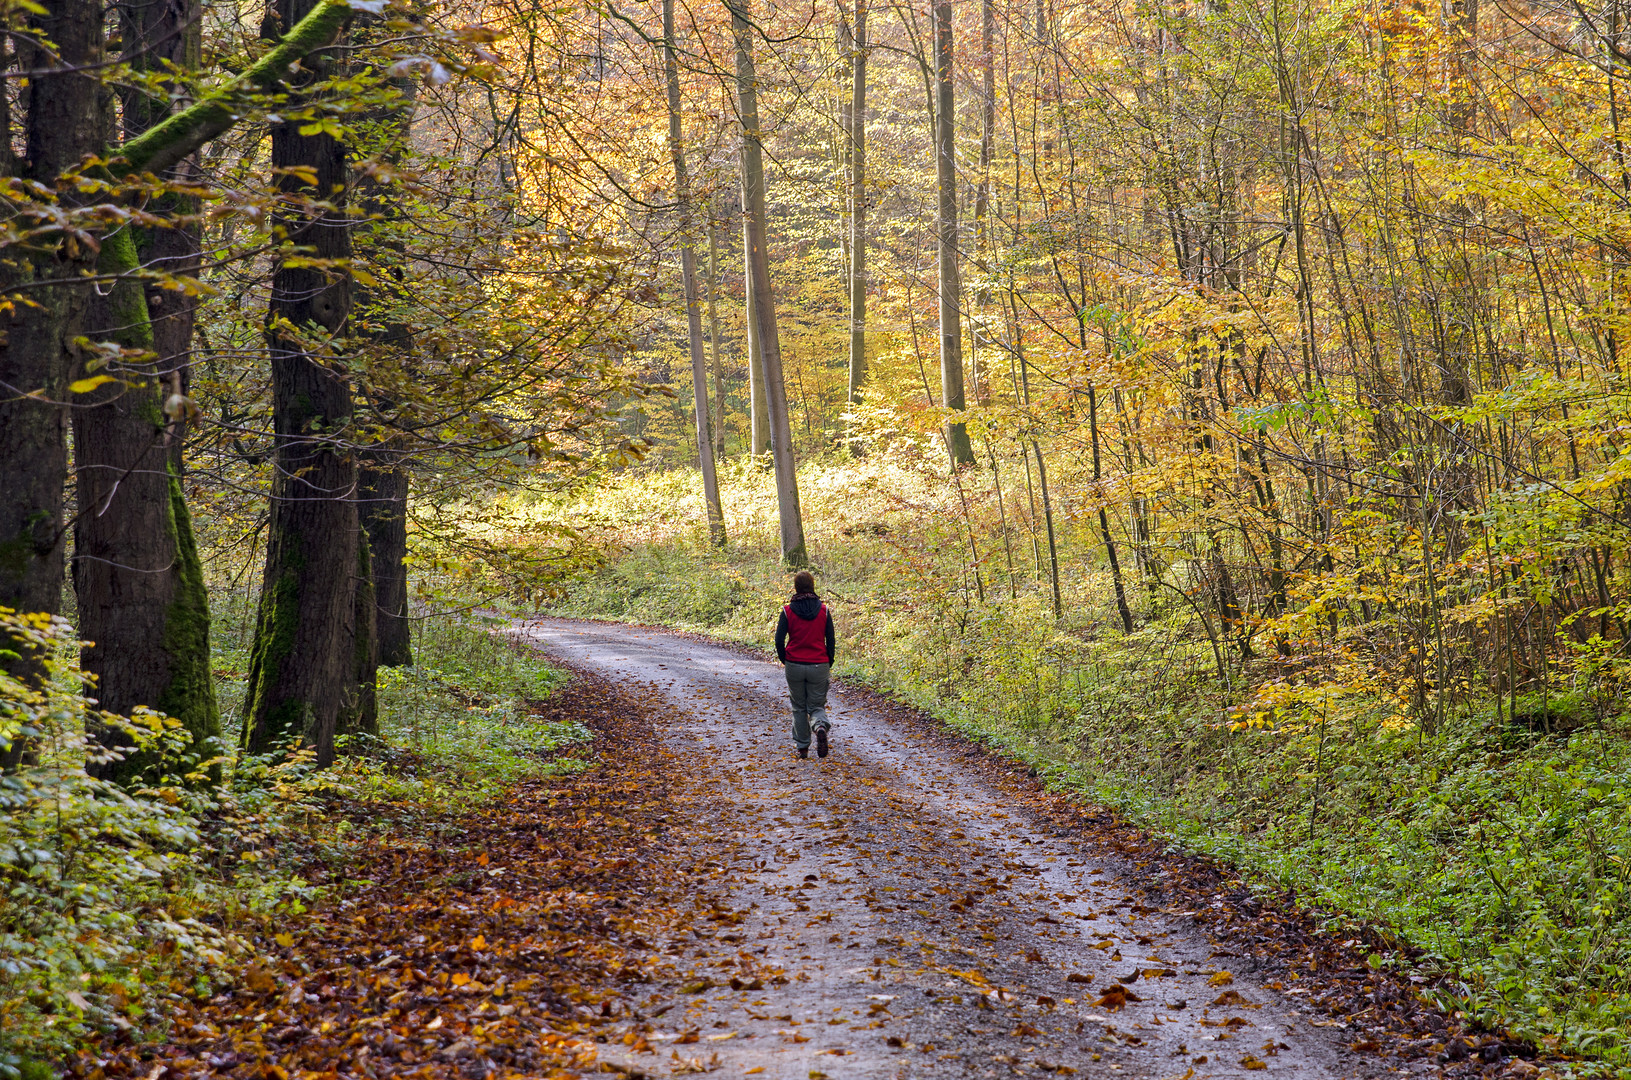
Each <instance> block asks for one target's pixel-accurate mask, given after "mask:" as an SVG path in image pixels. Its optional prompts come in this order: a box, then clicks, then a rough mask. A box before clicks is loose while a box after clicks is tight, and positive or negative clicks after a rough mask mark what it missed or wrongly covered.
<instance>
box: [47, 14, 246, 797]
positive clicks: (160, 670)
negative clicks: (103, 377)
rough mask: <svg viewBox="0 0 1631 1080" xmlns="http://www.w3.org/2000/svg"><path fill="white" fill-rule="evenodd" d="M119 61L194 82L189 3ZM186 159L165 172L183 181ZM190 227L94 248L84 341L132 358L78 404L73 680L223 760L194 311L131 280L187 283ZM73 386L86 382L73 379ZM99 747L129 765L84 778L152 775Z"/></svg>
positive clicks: (130, 26)
mask: <svg viewBox="0 0 1631 1080" xmlns="http://www.w3.org/2000/svg"><path fill="white" fill-rule="evenodd" d="M121 15H122V19H121V37H122V41H123V43H124V47H125V51H126V52H127V53H128V54H130V55H132V56H133V57H134V58H135V59H134V60H133V61H132V63H133V65H134V66H136V67H138V68H139V69H142V70H156V71H162V70H164V69H165V68H166V67H167V66H173V67H174V68H176V69H179V70H183V71H191V70H196V69H197V67H198V63H199V54H200V47H201V45H200V42H201V36H200V33H199V23H198V20H199V18H200V15H201V8H200V7H199V5H198V4H197V3H181V4H174V5H157V4H148V5H139V6H136V7H129V8H124V9H122V10H121ZM123 105H124V109H123V116H124V128H125V136H126V139H127V140H128V139H131V138H135V137H136V136H139V135H140V134H142V133H143V132H144V131H146V130H148V129H149V128H151V127H153V125H155V124H157V123H159V122H160V121H162V120H163V119H164V117H165V115H166V114H167V113H168V111H169V103H168V102H167V101H164V100H161V99H159V98H157V97H154V96H150V95H148V94H146V93H143V92H141V91H140V90H130V91H127V92H126V93H125V95H124V102H123ZM195 172H196V170H195V169H194V168H193V166H192V165H191V162H190V159H189V160H188V161H184V162H181V163H179V164H178V165H177V166H176V167H174V168H172V169H170V170H169V171H168V177H169V178H170V179H174V180H179V181H186V180H189V179H191V178H192V176H193V174H194V173H195ZM150 209H152V210H154V211H157V212H160V213H165V212H168V213H172V214H177V215H185V214H192V213H196V211H197V200H196V199H193V198H191V197H189V196H184V195H179V194H171V195H168V196H165V197H164V198H163V199H162V200H161V201H160V202H159V204H158V205H155V206H153V207H151V208H150ZM198 263H199V234H198V229H197V227H196V226H193V225H187V226H179V227H174V228H163V229H150V230H142V231H140V232H135V233H132V232H130V231H129V230H125V231H121V232H120V233H119V234H116V235H112V236H109V237H106V238H105V239H104V240H103V251H102V257H101V259H100V261H99V266H98V269H99V270H100V271H101V272H102V273H104V274H109V275H117V276H118V277H119V280H117V281H116V282H115V284H114V285H113V286H112V287H111V289H110V290H109V291H108V294H107V295H106V296H98V297H96V298H95V299H94V300H93V302H92V305H91V309H90V318H89V321H88V328H89V331H90V336H91V337H92V338H93V339H95V340H109V341H114V342H117V343H118V344H119V345H121V346H122V347H124V348H126V349H129V350H139V351H140V354H141V355H140V356H139V357H138V358H135V359H133V360H131V361H128V362H126V363H125V365H124V366H123V368H122V370H119V371H114V370H112V369H110V368H102V369H99V371H101V372H102V373H105V374H110V375H112V374H116V375H117V376H118V377H119V378H120V380H121V381H120V382H118V383H111V384H106V385H104V386H102V387H100V388H98V389H97V390H94V391H92V392H91V393H90V394H89V395H86V397H87V398H88V399H89V400H84V399H82V400H81V401H78V402H76V403H75V404H76V405H77V406H80V407H78V408H76V409H75V410H74V419H73V428H74V464H75V478H76V487H77V490H78V493H79V501H80V510H81V512H80V513H79V515H78V517H77V518H76V519H75V522H74V575H73V578H74V587H75V593H76V601H77V606H78V610H79V633H80V637H81V638H83V639H84V640H85V641H86V642H87V643H89V644H88V645H87V646H86V648H85V649H84V655H83V659H82V663H83V666H84V669H85V671H86V672H88V673H89V674H91V675H93V676H95V678H96V696H97V698H98V699H99V701H100V703H101V706H102V708H104V709H107V710H108V711H110V712H114V713H119V714H121V715H125V714H128V713H130V712H131V711H132V710H133V709H134V708H135V707H136V706H138V705H145V706H148V707H150V708H154V709H158V710H159V711H161V712H164V713H167V714H168V715H170V716H173V717H175V718H176V719H177V720H180V721H181V722H182V724H183V725H184V726H185V727H186V729H187V731H188V732H189V733H190V734H191V735H192V739H193V746H194V748H195V751H196V752H197V753H199V755H200V756H202V757H214V756H216V755H217V754H218V753H220V751H221V749H222V748H221V747H220V746H219V739H220V735H221V721H220V713H219V710H218V708H217V706H216V701H215V680H214V677H213V674H212V672H211V668H210V618H209V597H208V594H207V591H206V589H205V586H204V572H203V566H202V564H201V563H200V562H199V558H198V549H197V545H196V543H195V542H194V539H193V535H192V526H191V519H190V517H189V515H188V513H187V504H186V501H185V499H184V498H183V495H182V484H181V469H182V459H181V448H182V444H183V441H184V431H185V427H186V403H185V394H186V391H187V389H188V383H189V382H190V379H189V377H188V369H189V367H190V364H191V346H192V336H193V324H194V322H195V320H196V317H197V311H198V305H197V301H196V300H195V299H193V298H192V297H190V296H188V295H186V294H185V293H182V292H180V291H177V290H173V289H164V288H162V287H161V286H160V284H159V283H157V282H150V283H147V284H145V285H144V284H142V283H140V282H138V281H137V280H135V279H134V278H133V277H132V276H131V275H132V274H133V273H134V272H135V271H136V269H137V268H138V267H139V266H142V267H151V268H153V269H155V270H157V271H159V272H162V273H167V274H195V273H197V271H198ZM78 374H89V373H88V372H82V373H78ZM98 738H99V740H100V741H101V742H102V744H103V745H104V746H106V747H108V748H110V749H120V750H122V751H124V752H126V755H127V756H126V757H125V758H124V760H122V761H112V762H108V763H106V764H105V765H103V766H102V767H100V768H96V767H93V771H95V772H97V773H98V774H99V775H101V776H104V777H107V778H109V779H116V780H120V781H127V780H132V779H135V778H136V777H138V776H140V775H141V774H142V773H143V772H144V771H146V770H147V768H148V767H150V765H151V764H152V763H151V762H147V761H142V760H137V759H135V758H132V757H130V756H128V739H127V738H126V737H125V735H124V733H123V732H122V731H120V730H119V729H116V728H115V729H106V730H104V731H101V732H99V733H98Z"/></svg>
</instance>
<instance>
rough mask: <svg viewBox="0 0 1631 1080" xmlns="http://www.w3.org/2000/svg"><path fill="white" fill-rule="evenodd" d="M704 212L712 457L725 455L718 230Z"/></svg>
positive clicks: (717, 457) (713, 221) (712, 217)
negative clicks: (706, 225)
mask: <svg viewBox="0 0 1631 1080" xmlns="http://www.w3.org/2000/svg"><path fill="white" fill-rule="evenodd" d="M716 225H717V222H716V220H715V219H714V216H713V214H711V213H710V214H709V215H708V362H709V363H710V364H711V365H712V367H713V374H714V460H715V461H716V462H717V461H719V460H721V459H722V458H724V456H725V376H724V373H723V371H722V370H721V369H720V364H719V230H718V229H717V228H716Z"/></svg>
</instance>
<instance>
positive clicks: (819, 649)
mask: <svg viewBox="0 0 1631 1080" xmlns="http://www.w3.org/2000/svg"><path fill="white" fill-rule="evenodd" d="M782 611H784V612H786V614H787V659H788V660H790V661H792V662H793V663H795V664H826V663H830V662H831V661H829V660H828V659H827V605H826V604H822V605H821V610H820V611H818V612H816V617H815V618H813V619H810V620H808V621H806V620H804V619H801V618H799V617H798V616H797V615H794V614H793V606H792V605H791V604H789V605H787V606H786V607H784V608H782Z"/></svg>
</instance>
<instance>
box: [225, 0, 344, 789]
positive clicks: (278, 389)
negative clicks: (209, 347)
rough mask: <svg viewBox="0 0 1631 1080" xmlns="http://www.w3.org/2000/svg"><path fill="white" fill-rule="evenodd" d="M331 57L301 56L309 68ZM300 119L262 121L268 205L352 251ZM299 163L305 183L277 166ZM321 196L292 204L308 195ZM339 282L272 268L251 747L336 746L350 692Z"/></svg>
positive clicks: (334, 180) (283, 6)
mask: <svg viewBox="0 0 1631 1080" xmlns="http://www.w3.org/2000/svg"><path fill="white" fill-rule="evenodd" d="M310 7H311V0H277V7H276V11H275V14H274V15H273V18H274V19H275V21H276V22H277V23H278V24H280V25H282V26H289V25H292V24H293V23H294V22H295V21H296V20H297V19H299V18H300V17H301V16H302V15H304V14H305V13H306V12H307V11H308V10H310ZM332 64H333V61H332V60H331V59H330V58H328V57H323V58H320V59H318V60H316V61H315V62H313V61H308V63H307V65H306V66H307V68H308V69H309V70H312V71H313V72H314V76H315V77H321V76H322V75H323V74H325V73H326V72H327V71H328V70H329V69H330V68H331V67H332ZM299 126H300V122H299V121H294V122H289V123H282V124H278V125H276V126H274V127H273V129H272V164H273V166H274V167H275V168H278V169H281V170H285V172H284V173H283V174H282V178H281V180H280V185H281V188H282V190H283V191H284V193H285V194H286V196H287V198H288V199H289V201H290V204H292V206H294V207H295V208H294V209H290V210H287V211H285V212H284V213H283V214H282V215H280V218H281V220H280V222H279V224H280V225H281V226H282V227H283V228H285V229H287V230H288V235H289V238H290V240H291V242H293V243H295V244H297V245H300V246H301V247H303V248H305V249H307V250H308V251H310V252H311V254H312V255H314V256H315V257H316V258H319V259H346V258H349V256H350V254H351V233H350V227H349V224H348V223H347V222H346V221H345V219H344V217H343V215H342V214H341V213H337V212H336V210H338V209H339V208H338V207H336V206H334V205H332V204H333V202H335V201H337V200H338V198H339V195H338V193H339V192H342V191H343V190H344V185H345V183H346V182H347V180H348V179H349V175H348V174H349V168H348V162H347V160H346V151H345V147H344V145H343V144H342V143H340V142H339V141H337V140H336V139H334V138H332V137H330V136H329V135H327V134H323V133H319V134H315V135H302V134H300V133H299V130H298V128H299ZM293 169H302V170H311V172H312V173H313V174H314V175H315V178H316V183H315V184H312V185H307V184H305V183H304V182H303V181H302V180H301V179H300V177H299V176H298V174H291V173H290V172H288V171H287V170H293ZM325 197H326V198H327V199H329V200H330V205H328V206H327V207H325V206H323V205H320V204H313V205H309V206H305V207H301V205H300V204H302V203H305V202H308V201H310V200H316V199H320V198H325ZM350 310H351V282H350V280H349V278H348V277H347V276H346V275H344V274H339V273H334V272H332V271H328V270H325V269H321V268H317V267H312V266H307V265H291V264H290V262H288V261H285V262H283V263H280V264H279V265H278V267H277V270H276V272H275V273H274V275H273V278H272V299H271V304H270V309H269V312H268V315H269V318H268V326H267V344H268V347H269V350H270V354H271V367H272V419H273V431H274V438H275V440H276V442H275V450H274V461H275V471H274V475H273V480H272V502H271V520H270V523H269V529H268V536H267V551H266V574H265V578H264V580H263V582H262V585H261V599H260V611H259V614H258V615H257V618H256V625H255V641H254V646H253V649H252V651H251V655H250V669H249V690H248V696H247V697H246V698H245V701H244V739H245V744H246V746H247V747H248V748H249V750H251V751H252V752H256V753H263V752H266V751H269V750H272V749H275V748H277V747H280V746H282V745H285V744H287V743H288V742H290V741H292V740H294V739H300V740H302V741H303V742H304V743H305V745H306V746H308V747H310V748H312V749H313V750H315V751H316V754H317V760H318V762H319V763H320V764H327V763H329V762H330V761H332V760H333V758H334V735H335V731H336V726H337V725H338V724H339V723H340V721H341V719H342V717H344V716H348V715H351V713H352V710H353V709H354V708H355V699H356V666H357V665H356V643H357V642H356V639H357V636H358V631H359V629H361V628H359V627H358V625H357V618H356V602H357V588H358V583H359V577H360V576H361V575H360V571H359V568H360V566H361V562H360V559H361V556H360V554H359V542H360V539H361V532H362V530H361V527H360V523H359V521H358V517H357V503H356V488H357V466H356V459H355V456H354V453H353V449H352V446H351V445H350V443H349V442H347V441H346V435H347V433H348V429H349V428H350V425H351V419H352V416H351V411H352V410H351V388H350V385H349V382H348V380H347V378H346V376H345V374H344V371H343V370H342V369H341V367H340V366H339V364H338V363H337V362H336V360H335V358H334V357H333V355H332V349H333V346H332V341H333V340H334V339H338V338H339V337H341V336H342V335H343V334H344V332H345V330H346V320H347V317H348V316H349V314H350Z"/></svg>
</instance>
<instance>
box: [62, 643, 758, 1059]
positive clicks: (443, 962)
mask: <svg viewBox="0 0 1631 1080" xmlns="http://www.w3.org/2000/svg"><path fill="white" fill-rule="evenodd" d="M549 708H550V711H551V713H552V714H554V715H557V716H562V717H565V718H568V719H576V720H580V721H581V722H582V723H584V724H585V726H587V727H589V728H590V729H591V730H592V731H593V732H594V733H595V740H594V743H593V751H594V762H593V764H592V765H591V766H590V767H589V768H587V769H586V770H584V771H581V772H578V773H576V774H575V775H568V776H553V777H549V778H546V779H541V780H534V781H528V782H525V783H522V784H520V785H519V786H517V787H516V788H514V789H513V790H511V791H510V792H509V793H508V794H507V795H506V796H505V797H504V798H502V799H499V800H496V801H494V802H493V803H491V804H489V805H487V806H485V807H483V808H481V809H478V810H475V811H472V812H469V813H465V814H461V815H457V816H448V817H438V816H437V815H436V814H435V813H434V812H432V813H431V815H430V817H429V819H428V820H427V819H420V820H417V821H411V822H408V821H403V822H396V823H391V819H390V818H389V817H388V816H386V817H385V818H384V820H385V821H387V822H388V824H387V825H386V827H384V828H383V829H382V830H377V831H373V832H371V833H370V834H369V836H368V839H366V840H364V841H362V842H361V843H360V845H359V847H358V850H357V851H356V854H355V857H354V859H353V860H352V862H351V863H350V864H349V865H346V866H344V867H343V868H339V869H338V870H333V871H331V870H329V869H327V868H325V867H323V866H321V865H314V866H313V867H312V868H311V870H310V873H309V876H310V877H312V878H313V879H314V880H315V881H316V882H317V883H319V884H321V883H322V882H323V880H324V879H325V878H328V879H332V878H337V877H341V876H343V877H344V878H346V879H349V880H350V881H351V882H353V883H355V882H358V881H365V882H366V883H365V884H362V885H360V886H355V887H352V888H341V889H339V890H337V891H336V894H335V895H336V897H337V899H333V900H330V901H328V902H324V903H319V904H317V905H316V906H314V907H313V908H312V909H311V910H309V911H307V912H305V913H304V914H301V915H289V916H286V917H283V919H282V921H281V923H280V924H279V925H278V926H277V927H269V928H268V932H267V934H266V940H265V943H264V944H265V946H266V949H267V953H268V957H267V962H265V963H261V964H255V965H252V966H250V967H248V968H247V969H246V970H245V971H244V972H243V975H242V977H241V978H240V979H239V980H238V982H237V985H236V986H235V987H233V988H231V989H229V990H226V991H224V992H221V993H218V994H216V995H215V996H213V997H210V998H207V999H204V1000H193V999H186V998H184V999H183V1000H181V1001H180V1002H179V1003H178V1005H177V1007H176V1008H175V1010H174V1013H173V1014H172V1015H171V1016H170V1017H168V1018H166V1021H167V1024H168V1034H167V1038H166V1039H165V1040H164V1042H163V1043H162V1044H161V1045H141V1044H138V1043H133V1042H129V1041H125V1040H124V1039H119V1040H113V1041H110V1042H108V1043H107V1044H104V1045H100V1046H95V1047H90V1048H87V1049H86V1050H85V1051H84V1052H83V1053H82V1054H81V1055H80V1056H79V1057H78V1059H77V1060H76V1061H74V1062H72V1063H71V1065H72V1071H73V1073H74V1074H75V1075H79V1076H85V1077H91V1078H101V1077H127V1076H141V1077H157V1076H160V1075H162V1076H167V1077H172V1078H174V1077H188V1076H226V1077H243V1078H246V1080H247V1078H254V1080H263V1078H264V1080H298V1078H313V1077H337V1076H358V1077H368V1078H378V1080H384V1078H386V1077H425V1078H430V1077H450V1078H451V1077H466V1078H467V1077H492V1078H504V1077H522V1076H526V1077H566V1076H575V1075H579V1074H581V1073H582V1072H584V1071H586V1070H593V1069H596V1068H598V1067H599V1058H600V1049H601V1047H600V1043H599V1042H598V1041H597V1036H598V1037H601V1038H604V1037H605V1036H604V1032H605V1030H606V1029H607V1028H609V1027H611V1026H613V1025H618V1024H622V1023H624V1022H626V1021H627V1020H628V1019H629V1018H630V1017H633V1016H639V1015H641V1010H642V1007H643V1006H645V1005H646V1004H647V1003H648V1002H649V998H650V992H649V991H650V988H651V986H652V984H653V981H654V980H658V981H664V982H670V981H673V980H674V979H675V978H677V977H678V973H677V972H676V970H675V968H674V966H673V963H672V961H671V959H670V958H669V957H668V956H665V955H664V954H662V953H661V952H660V951H659V950H660V948H661V947H662V946H663V945H665V944H667V943H668V942H669V941H670V940H672V939H674V938H677V937H680V936H682V935H686V934H688V933H689V932H690V931H691V930H692V929H693V928H694V927H698V926H700V927H704V928H706V927H714V926H718V925H720V922H721V920H722V919H723V918H729V917H731V916H730V913H729V912H725V913H724V914H723V915H722V914H721V912H720V911H718V910H716V909H715V908H714V907H712V906H711V905H710V904H709V902H708V897H707V895H706V893H705V892H699V891H698V890H697V888H695V883H694V882H693V881H692V875H691V874H690V872H689V871H688V869H687V868H686V867H684V866H681V865H677V864H675V863H674V861H673V860H672V859H671V858H670V857H669V854H668V849H667V847H666V846H665V845H664V844H663V842H662V838H663V836H664V834H665V832H666V831H667V830H668V829H669V827H670V815H671V811H672V805H671V800H670V794H669V785H668V782H667V779H666V776H665V768H666V761H665V759H664V758H663V757H662V756H661V755H659V754H657V753H655V752H654V740H653V738H652V718H651V716H650V714H649V712H648V711H647V710H646V709H645V708H644V707H642V706H641V704H640V703H639V702H637V701H635V700H634V699H633V698H631V697H630V696H629V695H627V694H624V693H621V692H619V691H618V690H617V689H616V688H615V687H613V686H612V685H610V684H608V683H607V682H605V681H604V680H603V679H600V678H598V677H596V676H594V675H592V674H584V675H580V676H579V677H577V678H574V679H573V680H572V681H571V682H569V683H568V684H567V685H566V686H564V687H563V688H561V689H560V690H558V691H557V692H556V695H555V696H554V697H553V698H551V700H550V702H549ZM375 809H377V810H379V811H380V812H381V813H382V814H384V815H389V813H390V812H391V808H388V807H381V808H375ZM368 811H369V808H366V807H350V808H340V809H339V812H349V813H353V814H360V813H367V812H368ZM341 870H343V875H342V874H341V873H340V871H341ZM274 931H275V932H274ZM659 1011H660V1010H659ZM637 1041H638V1040H630V1044H631V1045H634V1044H635V1043H636V1042H637ZM693 1071H696V1070H693Z"/></svg>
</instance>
